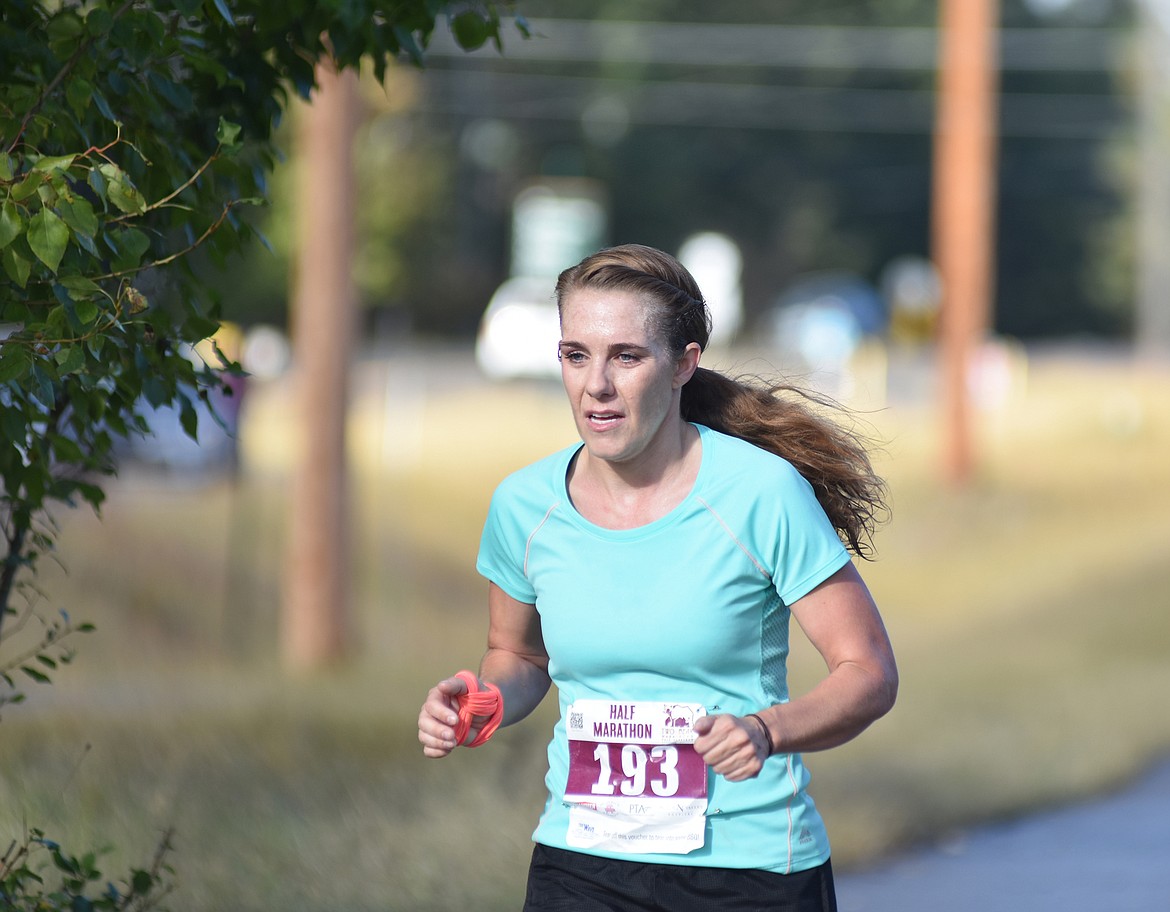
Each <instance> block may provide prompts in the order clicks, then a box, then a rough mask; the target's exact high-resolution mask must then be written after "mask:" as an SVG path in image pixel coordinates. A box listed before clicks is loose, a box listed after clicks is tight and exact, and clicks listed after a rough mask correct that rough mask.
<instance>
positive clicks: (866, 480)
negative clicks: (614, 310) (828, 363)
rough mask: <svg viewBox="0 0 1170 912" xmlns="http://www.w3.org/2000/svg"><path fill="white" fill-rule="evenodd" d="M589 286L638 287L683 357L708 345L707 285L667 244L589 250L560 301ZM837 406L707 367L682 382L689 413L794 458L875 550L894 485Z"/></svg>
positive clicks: (849, 527) (843, 529)
mask: <svg viewBox="0 0 1170 912" xmlns="http://www.w3.org/2000/svg"><path fill="white" fill-rule="evenodd" d="M584 288H589V289H595V290H612V291H623V292H632V293H634V294H636V295H638V297H639V298H641V299H642V300H643V301H645V302H646V303H647V304H649V305H650V307H651V311H652V314H653V317H652V319H653V320H654V322H655V326H656V328H657V329H658V331H659V332H661V334H662V337H663V338H664V339H665V341H666V344H667V346H668V347H669V349H670V351H671V352H672V353H674V354H675V355H676V356H678V355H681V354H682V352H683V351H684V350H685V349H686V347H687V345H688V344H690V343H691V342H697V343H698V344H699V347H700V348H706V347H707V341H708V339H709V338H710V335H711V318H710V314H709V313H708V311H707V304H706V302H705V301H704V300H703V295H702V292H701V291H700V290H699V286H698V284H697V283H696V282H695V280H694V278H693V277H692V276H691V274H690V273H689V272H688V271H687V269H686V267H684V266H683V265H682V263H680V262H679V261H678V260H676V259H675V258H674V257H672V256H670V255H669V254H666V253H663V252H662V251H661V250H656V249H654V248H653V247H644V246H642V245H640V244H626V245H623V246H620V247H610V248H607V249H605V250H601V251H598V252H597V253H595V254H593V255H592V256H589V257H586V258H585V259H584V260H582V261H581V262H580V263H578V264H577V265H576V266H572V267H570V268H569V269H566V270H565V271H564V272H562V273H561V274H560V277H559V278H558V279H557V284H556V298H557V307H558V308H562V307H563V306H564V303H565V300H566V298H567V297H568V296H569V295H570V294H572V293H573V292H574V291H577V290H579V289H584ZM833 405H834V404H833V403H831V402H829V401H828V400H827V399H822V398H820V397H818V396H816V395H814V394H813V393H811V392H808V391H806V390H801V389H798V388H797V387H795V386H790V385H787V384H765V383H762V382H760V381H758V380H755V379H752V380H748V379H733V378H731V377H728V376H725V375H724V374H721V373H718V372H717V371H713V370H708V369H706V368H702V367H701V368H699V369H698V370H696V371H695V373H694V375H693V376H692V377H691V379H690V380H689V381H688V382H687V384H686V386H684V387H683V389H682V417H683V419H684V420H686V421H694V422H697V423H698V424H703V425H706V426H707V427H709V428H712V429H713V430H716V431H721V432H723V433H725V434H731V435H733V436H735V437H740V438H742V439H744V440H747V441H748V442H749V443H753V444H755V445H756V446H758V447H761V448H762V449H765V450H768V451H769V452H771V453H775V454H776V455H777V456H780V457H783V458H784V459H786V460H788V461H789V462H790V463H792V465H793V466H794V467H795V468H796V469H797V471H799V472H800V474H801V475H802V476H804V478H805V479H806V480H807V481H808V482H809V484H811V485H812V487H813V490H814V491H815V492H816V497H817V501H818V502H819V503H820V505H821V507H822V508H823V509H824V511H825V513H826V514H827V515H828V517H829V520H830V521H831V522H832V523H833V526H834V527H835V528H836V530H837V534H838V535H840V537H841V540H842V541H843V542H844V543H845V544H846V546H847V547H848V548H849V549H850V550H851V551H852V552H853V553H854V554H856V555H858V556H859V557H865V558H868V557H869V556H870V554H871V552H872V540H873V533H874V530H875V528H876V526H877V524H878V523H879V522H880V521H882V520H883V519H884V518H885V515H886V513H887V512H888V510H887V507H886V503H885V484H884V483H883V481H882V480H881V478H879V477H878V476H877V475H876V474H874V471H873V466H872V465H871V463H870V460H869V455H868V454H867V452H866V443H865V440H864V439H863V438H862V437H861V436H859V435H858V434H855V433H854V432H852V431H851V430H848V429H846V428H844V427H842V426H840V425H839V424H838V423H837V422H836V421H834V420H832V419H830V418H828V417H825V416H824V415H823V414H821V412H822V411H823V410H824V409H825V408H826V407H830V406H833ZM837 408H838V409H839V406H838V407H837Z"/></svg>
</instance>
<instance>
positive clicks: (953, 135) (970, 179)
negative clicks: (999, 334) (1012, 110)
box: [932, 0, 999, 485]
mask: <svg viewBox="0 0 1170 912" xmlns="http://www.w3.org/2000/svg"><path fill="white" fill-rule="evenodd" d="M998 18H999V8H998V2H997V0H940V10H939V70H938V106H937V114H936V119H935V134H934V186H933V201H932V206H933V213H932V233H933V238H932V244H933V248H934V260H935V263H936V265H937V267H938V270H939V274H940V276H941V278H942V307H941V311H940V314H939V317H940V323H939V358H940V362H941V363H940V370H941V377H942V399H943V403H942V409H943V416H942V421H943V428H944V444H943V470H944V473H945V475H946V477H947V479H948V480H949V481H950V482H952V483H954V484H958V485H962V484H964V483H966V482H967V481H968V480H969V479H970V477H971V474H972V472H973V470H974V467H975V434H974V430H973V425H974V415H973V414H972V412H973V407H972V401H971V389H970V384H971V381H972V375H973V365H974V362H975V357H976V355H977V353H978V349H979V346H980V345H982V343H983V341H984V339H985V337H986V335H987V332H988V328H989V325H990V315H991V312H992V307H991V297H992V287H993V283H992V275H993V272H994V263H993V260H994V236H995V188H996V181H995V170H996V169H995V145H996V134H997V131H996V116H997V104H996V96H997V94H998V79H997V73H998V66H997V56H998V54H997V46H996V30H997V22H998Z"/></svg>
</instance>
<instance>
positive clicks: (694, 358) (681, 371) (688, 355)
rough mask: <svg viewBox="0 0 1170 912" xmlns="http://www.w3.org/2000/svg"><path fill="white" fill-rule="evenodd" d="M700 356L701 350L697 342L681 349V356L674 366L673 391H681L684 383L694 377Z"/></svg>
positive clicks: (689, 343)
mask: <svg viewBox="0 0 1170 912" xmlns="http://www.w3.org/2000/svg"><path fill="white" fill-rule="evenodd" d="M702 354H703V349H702V348H700V347H699V343H698V342H688V343H687V347H686V348H685V349H683V353H682V355H681V356H680V357H679V359H678V361H676V362H675V364H674V380H673V386H674V388H675V389H682V387H683V386H684V385H685V384H686V382H687V381H688V380H690V379H691V377H692V376H694V373H695V371H696V370H697V369H698V367H699V358H700V357H701V356H702Z"/></svg>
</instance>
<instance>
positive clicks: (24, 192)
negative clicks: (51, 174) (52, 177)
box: [12, 171, 45, 203]
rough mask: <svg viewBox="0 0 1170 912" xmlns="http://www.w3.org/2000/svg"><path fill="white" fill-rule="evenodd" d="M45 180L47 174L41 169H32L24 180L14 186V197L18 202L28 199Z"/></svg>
mask: <svg viewBox="0 0 1170 912" xmlns="http://www.w3.org/2000/svg"><path fill="white" fill-rule="evenodd" d="M44 182H45V175H44V174H42V173H40V172H39V171H30V172H29V173H28V174H26V175H25V177H24V180H22V181H21V182H20V183H18V184H17V185H16V186H15V187H13V188H12V198H13V199H14V200H16V201H17V202H18V203H19V202H21V201H23V200H26V199H28V198H29V197H30V196H32V195H33V194H34V193H36V192H37V188H39V187H40V186H41V184H43V183H44Z"/></svg>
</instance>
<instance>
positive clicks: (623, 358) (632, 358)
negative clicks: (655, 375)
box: [617, 352, 638, 364]
mask: <svg viewBox="0 0 1170 912" xmlns="http://www.w3.org/2000/svg"><path fill="white" fill-rule="evenodd" d="M617 359H618V361H620V362H621V363H622V364H637V363H638V356H637V355H635V354H634V353H633V352H622V353H621V354H619V355H618V356H617Z"/></svg>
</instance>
